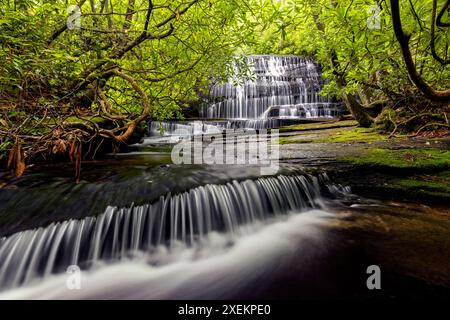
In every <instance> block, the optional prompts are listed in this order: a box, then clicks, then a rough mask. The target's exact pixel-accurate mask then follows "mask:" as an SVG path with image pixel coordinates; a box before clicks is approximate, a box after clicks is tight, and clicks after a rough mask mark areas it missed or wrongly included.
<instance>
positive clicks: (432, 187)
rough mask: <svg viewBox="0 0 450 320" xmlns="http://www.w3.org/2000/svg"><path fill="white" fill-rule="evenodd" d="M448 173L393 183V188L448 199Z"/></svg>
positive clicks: (449, 194) (449, 189)
mask: <svg viewBox="0 0 450 320" xmlns="http://www.w3.org/2000/svg"><path fill="white" fill-rule="evenodd" d="M449 181H450V171H446V172H441V173H440V174H438V175H426V176H420V177H418V176H415V177H411V178H409V179H399V180H397V181H394V182H393V186H394V187H398V188H401V189H407V190H409V191H411V192H413V193H417V192H421V193H426V194H429V195H433V196H440V197H447V198H450V183H449Z"/></svg>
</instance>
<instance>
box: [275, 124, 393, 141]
mask: <svg viewBox="0 0 450 320" xmlns="http://www.w3.org/2000/svg"><path fill="white" fill-rule="evenodd" d="M387 138H388V136H386V135H383V134H380V133H378V132H377V131H375V130H373V129H370V128H369V129H368V128H356V127H354V128H335V129H331V130H329V131H325V132H323V133H320V134H317V138H315V139H311V138H310V136H309V137H308V138H305V137H303V136H302V135H301V134H299V135H297V136H295V135H294V136H287V137H280V139H279V143H280V144H289V143H311V142H313V143H364V142H365V143H371V142H376V141H383V140H387Z"/></svg>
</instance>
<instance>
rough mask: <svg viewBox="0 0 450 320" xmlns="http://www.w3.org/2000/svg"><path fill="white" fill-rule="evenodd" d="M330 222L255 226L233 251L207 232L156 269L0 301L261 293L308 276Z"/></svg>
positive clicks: (96, 277) (315, 219)
mask: <svg viewBox="0 0 450 320" xmlns="http://www.w3.org/2000/svg"><path fill="white" fill-rule="evenodd" d="M333 218H335V216H334V215H333V214H330V213H327V212H324V211H319V210H312V211H308V212H304V213H301V214H294V215H289V216H287V217H285V218H281V219H278V220H277V222H274V223H271V224H261V223H258V222H256V223H254V224H252V225H251V226H247V227H245V228H246V229H245V230H246V232H245V233H244V235H242V236H240V237H239V238H237V239H235V241H234V244H233V245H232V246H229V237H228V236H227V235H223V234H217V233H211V234H210V236H209V237H208V240H207V241H206V242H204V243H203V244H202V245H201V246H197V247H194V248H186V247H184V248H183V247H180V248H179V249H178V250H174V251H172V253H169V252H167V251H166V252H164V250H163V251H160V252H159V254H158V256H159V261H161V262H163V265H162V266H159V267H157V266H151V265H149V264H148V260H146V259H144V258H142V259H134V260H132V261H122V262H120V263H117V264H111V265H102V266H97V267H96V268H95V269H92V270H90V271H83V272H82V274H81V290H68V289H67V286H66V281H67V277H68V276H67V275H65V274H60V275H53V276H50V277H48V278H46V279H45V280H44V281H43V282H40V283H37V284H35V285H29V286H27V287H22V288H19V289H14V290H10V291H4V292H2V293H1V294H0V299H95V298H99V299H217V298H226V297H230V296H231V297H232V296H233V295H234V294H236V293H238V292H245V291H246V288H247V287H248V288H250V289H249V290H250V291H251V292H254V291H256V290H264V289H265V286H266V285H269V284H270V283H271V278H272V277H273V276H274V275H276V274H277V273H281V274H283V273H286V272H295V275H294V276H295V278H299V279H300V278H301V277H302V276H307V274H308V270H310V269H312V267H311V266H312V263H313V261H317V260H319V259H320V256H321V255H322V254H324V252H325V250H326V249H325V248H327V245H326V244H324V241H326V231H325V230H326V225H327V221H328V220H330V219H333ZM292 266H294V268H292ZM293 269H294V271H293Z"/></svg>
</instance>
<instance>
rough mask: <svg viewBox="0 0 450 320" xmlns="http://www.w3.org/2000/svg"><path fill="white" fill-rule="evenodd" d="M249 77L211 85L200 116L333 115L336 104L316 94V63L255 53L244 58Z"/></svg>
mask: <svg viewBox="0 0 450 320" xmlns="http://www.w3.org/2000/svg"><path fill="white" fill-rule="evenodd" d="M247 60H248V64H249V66H250V69H251V72H252V73H253V77H249V79H247V80H245V81H242V79H241V83H240V84H239V85H234V84H233V81H231V80H230V81H229V82H228V83H225V84H221V85H217V86H213V87H212V88H211V92H210V99H211V101H212V103H208V104H205V105H204V106H203V108H202V110H201V115H202V117H204V118H209V119H260V118H264V119H267V118H272V117H277V118H280V119H283V118H284V119H286V118H297V119H298V118H315V117H334V116H337V115H338V114H339V111H340V104H338V103H333V102H332V101H331V100H330V99H328V98H326V97H323V96H321V95H320V94H319V92H320V90H321V88H322V86H323V85H324V79H323V78H322V77H321V75H320V71H319V68H318V67H317V65H316V64H315V63H314V62H313V61H311V60H307V59H303V58H300V57H297V56H279V55H256V56H249V57H248V58H247Z"/></svg>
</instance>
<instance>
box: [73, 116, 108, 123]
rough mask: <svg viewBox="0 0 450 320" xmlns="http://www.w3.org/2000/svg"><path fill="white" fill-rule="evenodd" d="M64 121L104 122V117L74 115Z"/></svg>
mask: <svg viewBox="0 0 450 320" xmlns="http://www.w3.org/2000/svg"><path fill="white" fill-rule="evenodd" d="M65 122H67V123H92V122H93V123H102V122H105V118H102V117H87V118H86V120H85V119H80V118H78V117H75V116H71V117H68V118H67V119H66V120H65Z"/></svg>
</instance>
